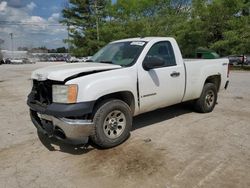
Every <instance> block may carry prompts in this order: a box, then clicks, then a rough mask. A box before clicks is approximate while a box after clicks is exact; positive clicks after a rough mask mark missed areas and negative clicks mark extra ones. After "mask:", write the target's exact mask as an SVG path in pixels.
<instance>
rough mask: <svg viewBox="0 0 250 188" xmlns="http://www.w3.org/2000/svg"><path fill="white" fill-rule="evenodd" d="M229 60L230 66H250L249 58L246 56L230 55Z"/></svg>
mask: <svg viewBox="0 0 250 188" xmlns="http://www.w3.org/2000/svg"><path fill="white" fill-rule="evenodd" d="M228 59H229V64H230V65H241V64H242V63H243V64H248V63H247V57H246V56H245V55H244V56H243V55H230V56H228Z"/></svg>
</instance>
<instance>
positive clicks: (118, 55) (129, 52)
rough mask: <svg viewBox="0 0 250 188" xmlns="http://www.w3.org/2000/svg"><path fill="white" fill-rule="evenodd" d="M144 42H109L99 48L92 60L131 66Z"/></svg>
mask: <svg viewBox="0 0 250 188" xmlns="http://www.w3.org/2000/svg"><path fill="white" fill-rule="evenodd" d="M145 44H146V42H143V41H138V42H131V41H130V42H117V43H110V44H108V45H107V46H105V47H104V48H102V49H101V50H99V51H98V52H97V53H96V54H95V55H94V56H93V57H92V58H91V61H93V62H100V63H110V64H115V65H121V66H124V67H127V66H132V65H133V64H134V63H135V61H136V60H137V58H138V56H139V55H140V53H141V51H142V50H143V48H144V46H145Z"/></svg>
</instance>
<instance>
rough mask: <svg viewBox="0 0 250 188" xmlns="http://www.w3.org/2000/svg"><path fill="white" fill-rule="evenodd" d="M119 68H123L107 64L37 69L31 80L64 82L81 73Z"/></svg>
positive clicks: (77, 64) (92, 63) (75, 64)
mask: <svg viewBox="0 0 250 188" xmlns="http://www.w3.org/2000/svg"><path fill="white" fill-rule="evenodd" d="M119 68H121V66H120V65H112V64H106V63H94V62H91V63H71V64H63V65H55V66H49V67H45V68H41V69H37V70H35V71H34V72H33V73H32V75H31V78H32V79H34V80H39V81H44V80H47V79H49V80H56V81H64V80H65V79H67V78H68V77H72V76H77V75H78V74H81V73H92V72H93V73H94V72H99V71H106V70H113V69H119Z"/></svg>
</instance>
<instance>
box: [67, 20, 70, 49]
mask: <svg viewBox="0 0 250 188" xmlns="http://www.w3.org/2000/svg"><path fill="white" fill-rule="evenodd" d="M67 27H68V53H70V43H69V29H70V27H69V23H67Z"/></svg>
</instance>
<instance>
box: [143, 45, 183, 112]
mask: <svg viewBox="0 0 250 188" xmlns="http://www.w3.org/2000/svg"><path fill="white" fill-rule="evenodd" d="M147 57H157V58H160V59H162V60H163V61H164V65H163V66H160V67H157V68H154V69H150V70H145V69H144V68H143V66H142V65H140V66H139V68H138V85H139V87H138V88H139V97H140V113H142V112H147V111H151V110H154V109H157V108H161V107H165V106H170V105H173V104H177V103H180V102H181V100H182V97H183V94H184V90H185V68H184V65H183V62H176V59H177V58H175V54H174V51H173V47H172V45H171V43H170V42H169V41H161V42H157V43H155V44H153V46H152V47H151V48H150V49H149V51H148V53H147V54H146V56H145V58H144V60H145V59H146V58H147ZM144 63H145V62H144Z"/></svg>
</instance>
